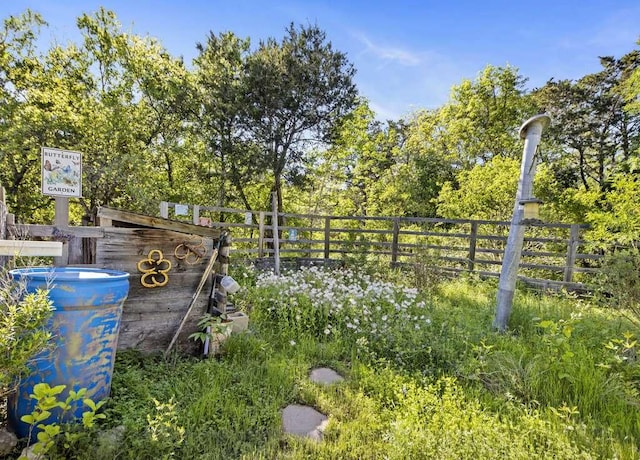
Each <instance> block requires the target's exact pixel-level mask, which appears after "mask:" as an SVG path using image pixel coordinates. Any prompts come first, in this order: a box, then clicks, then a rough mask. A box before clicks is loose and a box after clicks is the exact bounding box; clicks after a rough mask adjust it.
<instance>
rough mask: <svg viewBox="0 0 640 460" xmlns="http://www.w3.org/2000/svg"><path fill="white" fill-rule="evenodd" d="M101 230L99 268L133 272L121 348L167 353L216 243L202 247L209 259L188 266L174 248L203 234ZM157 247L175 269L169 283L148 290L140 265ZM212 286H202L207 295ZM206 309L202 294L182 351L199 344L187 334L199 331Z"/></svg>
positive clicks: (187, 327)
mask: <svg viewBox="0 0 640 460" xmlns="http://www.w3.org/2000/svg"><path fill="white" fill-rule="evenodd" d="M103 230H104V238H102V239H100V240H98V242H97V260H96V263H97V264H98V266H101V267H106V268H113V269H117V270H123V271H126V272H128V273H129V274H130V277H129V285H130V288H129V296H128V298H127V300H126V301H125V304H124V307H123V313H122V327H121V331H120V339H119V343H118V348H119V349H124V348H136V349H139V350H141V351H143V352H156V351H162V350H164V349H166V347H167V345H168V344H169V342H170V341H171V338H172V337H173V334H174V333H175V331H176V328H177V327H178V325H179V324H180V321H181V319H182V317H183V316H184V314H185V312H186V309H187V307H188V304H189V302H190V300H191V298H192V297H193V293H194V292H195V289H196V288H197V286H198V283H199V281H200V279H201V277H202V273H203V270H204V267H205V265H206V263H207V262H208V261H209V257H210V256H211V253H212V246H213V240H212V239H210V238H204V240H203V244H204V246H205V248H206V250H207V252H206V255H205V257H204V258H203V259H202V260H201V261H200V262H198V263H196V264H188V263H187V262H186V261H184V260H181V259H177V258H176V256H175V247H176V246H177V245H179V244H181V243H183V242H185V241H190V240H191V239H197V240H198V239H200V237H199V236H194V235H187V234H184V233H179V232H172V231H169V230H159V229H151V228H118V227H112V228H105V229H103ZM154 249H158V250H160V251H162V253H163V256H164V258H165V259H167V260H169V261H170V262H171V264H172V268H171V269H170V270H169V272H168V273H167V275H168V277H169V281H168V283H167V285H165V286H162V287H155V288H147V287H144V286H142V284H141V282H140V280H141V278H142V273H141V272H139V271H138V267H137V264H138V262H139V261H140V260H143V259H145V258H146V256H147V255H148V254H149V251H151V250H154ZM210 283H211V281H210V280H208V281H207V284H206V285H205V287H204V290H205V291H207V292H208V290H209V289H210V286H211V284H210ZM206 306H207V296H202V297H201V298H199V299H198V300H197V301H196V303H195V304H194V308H193V311H192V313H191V315H190V318H189V320H188V321H187V322H186V323H185V327H184V330H183V331H182V333H181V334H180V337H179V339H178V343H179V344H181V347H182V346H186V347H195V346H197V344H192V343H189V342H191V341H189V340H188V336H189V335H190V334H191V333H193V332H195V331H197V322H198V319H199V318H200V317H201V316H202V315H203V314H204V312H205V311H206Z"/></svg>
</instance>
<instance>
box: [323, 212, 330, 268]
mask: <svg viewBox="0 0 640 460" xmlns="http://www.w3.org/2000/svg"><path fill="white" fill-rule="evenodd" d="M330 237H331V217H329V216H326V217H325V218H324V258H325V259H328V258H329V242H330Z"/></svg>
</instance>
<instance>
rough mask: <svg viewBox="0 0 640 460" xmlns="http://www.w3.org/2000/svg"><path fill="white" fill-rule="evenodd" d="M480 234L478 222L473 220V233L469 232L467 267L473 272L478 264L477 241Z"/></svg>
mask: <svg viewBox="0 0 640 460" xmlns="http://www.w3.org/2000/svg"><path fill="white" fill-rule="evenodd" d="M477 236H478V222H471V233H470V234H469V262H467V268H468V269H469V271H470V272H473V270H474V269H475V266H476V263H475V262H476V241H477Z"/></svg>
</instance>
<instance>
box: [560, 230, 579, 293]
mask: <svg viewBox="0 0 640 460" xmlns="http://www.w3.org/2000/svg"><path fill="white" fill-rule="evenodd" d="M579 239H580V224H572V225H571V233H570V234H569V242H568V243H567V260H566V262H565V266H564V278H563V279H562V281H564V282H565V283H571V282H572V281H573V267H574V265H575V263H576V253H577V252H578V241H579Z"/></svg>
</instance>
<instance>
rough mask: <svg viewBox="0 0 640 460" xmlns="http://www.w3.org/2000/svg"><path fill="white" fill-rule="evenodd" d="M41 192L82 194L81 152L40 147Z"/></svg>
mask: <svg viewBox="0 0 640 460" xmlns="http://www.w3.org/2000/svg"><path fill="white" fill-rule="evenodd" d="M42 193H43V194H44V195H51V196H75V197H81V196H82V154H81V153H80V152H73V151H71V150H60V149H54V148H50V147H42Z"/></svg>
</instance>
